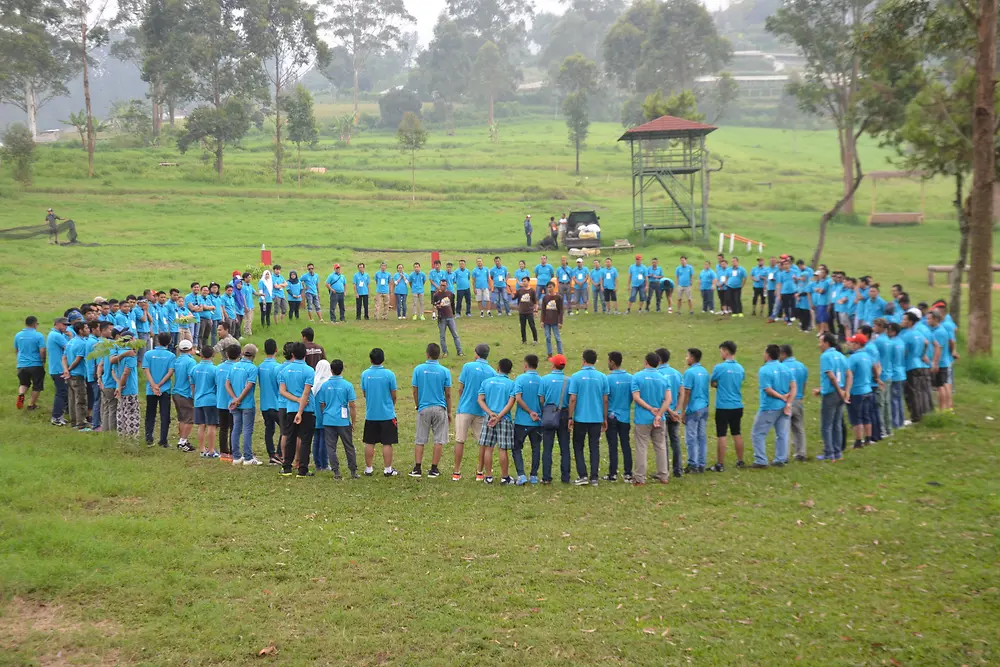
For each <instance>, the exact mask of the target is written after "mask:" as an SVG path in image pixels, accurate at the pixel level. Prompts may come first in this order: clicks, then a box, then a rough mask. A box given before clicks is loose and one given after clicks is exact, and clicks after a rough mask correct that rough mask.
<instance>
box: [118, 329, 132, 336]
mask: <svg viewBox="0 0 1000 667" xmlns="http://www.w3.org/2000/svg"><path fill="white" fill-rule="evenodd" d="M115 331H116V332H118V335H119V336H121V335H122V334H126V333H128V332H129V328H128V327H115Z"/></svg>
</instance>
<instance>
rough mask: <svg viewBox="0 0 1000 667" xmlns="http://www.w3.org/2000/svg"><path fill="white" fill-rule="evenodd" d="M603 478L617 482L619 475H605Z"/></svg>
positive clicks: (606, 480)
mask: <svg viewBox="0 0 1000 667" xmlns="http://www.w3.org/2000/svg"><path fill="white" fill-rule="evenodd" d="M601 479H603V480H604V481H605V482H617V481H618V475H605V476H604V477H602V478H601Z"/></svg>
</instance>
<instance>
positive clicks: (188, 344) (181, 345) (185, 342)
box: [177, 340, 194, 352]
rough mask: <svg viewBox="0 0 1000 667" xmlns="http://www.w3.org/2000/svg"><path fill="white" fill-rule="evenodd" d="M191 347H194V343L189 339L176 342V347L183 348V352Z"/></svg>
mask: <svg viewBox="0 0 1000 667" xmlns="http://www.w3.org/2000/svg"><path fill="white" fill-rule="evenodd" d="M192 347H194V345H192V344H191V341H189V340H182V341H181V342H179V343H177V349H178V350H183V351H185V352H187V351H188V350H190V349H191V348H192Z"/></svg>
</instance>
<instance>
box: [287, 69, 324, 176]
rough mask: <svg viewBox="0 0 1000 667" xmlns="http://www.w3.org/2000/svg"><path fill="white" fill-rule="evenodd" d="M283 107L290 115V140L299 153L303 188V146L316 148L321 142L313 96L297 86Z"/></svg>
mask: <svg viewBox="0 0 1000 667" xmlns="http://www.w3.org/2000/svg"><path fill="white" fill-rule="evenodd" d="M282 105H283V106H284V107H285V110H286V111H287V113H288V140H289V141H291V142H292V143H294V144H295V148H296V151H297V153H298V176H299V187H302V144H305V145H307V146H315V145H316V142H318V141H319V130H317V129H316V116H315V115H314V114H313V96H312V93H310V92H309V91H308V90H306V87H305V86H303V85H302V84H299V85H297V86H295V90H294V91H292V94H291V95H289V96H287V97H286V98H285V99H284V100H283V101H282Z"/></svg>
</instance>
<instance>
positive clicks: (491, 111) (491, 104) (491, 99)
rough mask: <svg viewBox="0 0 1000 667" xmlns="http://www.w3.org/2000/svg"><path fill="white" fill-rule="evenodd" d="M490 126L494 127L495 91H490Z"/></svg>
mask: <svg viewBox="0 0 1000 667" xmlns="http://www.w3.org/2000/svg"><path fill="white" fill-rule="evenodd" d="M488 120H489V123H490V127H493V120H494V118H493V91H492V90H491V91H490V115H489V119H488Z"/></svg>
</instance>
